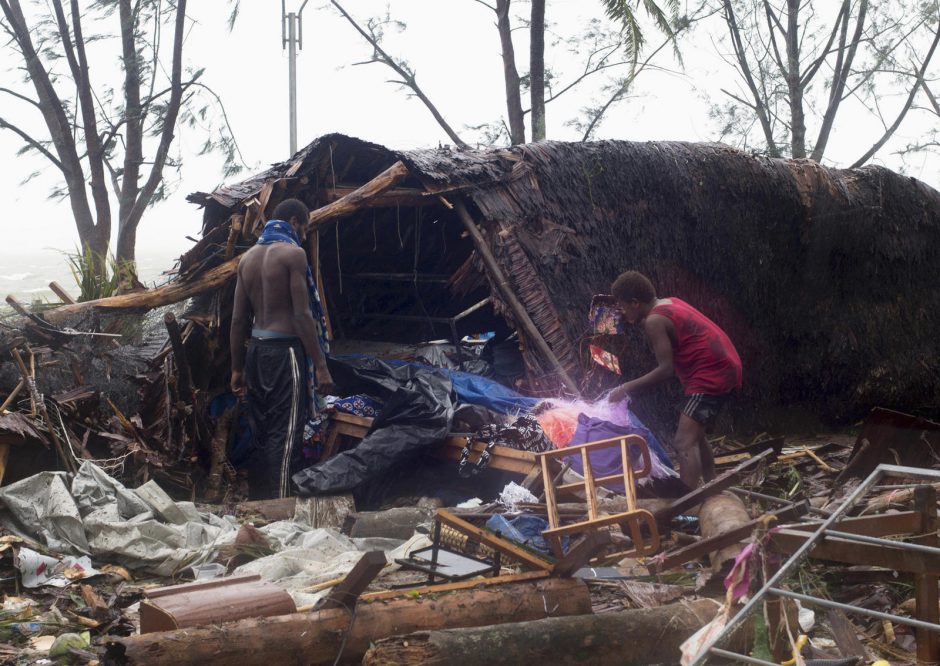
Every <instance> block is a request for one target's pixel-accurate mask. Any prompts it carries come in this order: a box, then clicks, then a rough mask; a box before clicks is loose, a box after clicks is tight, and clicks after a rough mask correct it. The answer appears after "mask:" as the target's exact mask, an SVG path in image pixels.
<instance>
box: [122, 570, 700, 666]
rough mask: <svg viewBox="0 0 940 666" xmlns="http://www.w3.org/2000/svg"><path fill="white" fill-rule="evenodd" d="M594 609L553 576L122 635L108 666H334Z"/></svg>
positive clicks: (571, 583) (583, 594) (572, 584)
mask: <svg viewBox="0 0 940 666" xmlns="http://www.w3.org/2000/svg"><path fill="white" fill-rule="evenodd" d="M590 612H591V599H590V595H589V594H588V590H587V586H586V585H585V584H584V582H583V581H580V580H576V579H564V578H549V579H545V580H540V581H538V582H534V583H531V582H529V583H507V584H503V585H494V586H492V587H487V588H483V589H476V590H474V589H470V590H457V591H453V592H449V593H442V594H440V595H429V596H427V597H420V598H409V597H406V598H399V599H393V600H391V601H373V602H371V603H362V602H360V603H359V604H358V605H357V606H356V610H355V613H354V614H353V615H352V617H350V614H349V613H348V612H347V611H346V610H345V609H333V610H325V611H319V612H313V613H293V614H291V615H281V616H278V617H269V618H260V619H250V620H241V621H239V622H231V623H226V624H223V625H221V626H205V627H190V628H188V629H181V630H177V631H164V632H158V633H152V634H143V635H140V636H129V637H127V638H115V639H113V640H112V641H111V642H110V643H109V644H108V648H107V650H108V655H107V661H106V663H113V664H147V665H148V666H160V665H161V664H168V665H169V664H172V665H174V666H184V665H186V664H193V665H194V666H195V665H197V664H198V665H200V666H202V665H207V664H231V663H237V664H238V665H239V666H252V665H254V664H257V665H258V666H270V664H300V663H303V664H332V663H334V661H336V660H337V655H339V653H340V652H342V660H343V661H346V662H349V661H358V660H359V659H361V658H362V655H364V654H365V653H366V650H368V649H369V646H370V645H371V643H372V642H373V641H375V640H378V639H379V638H386V637H388V636H396V635H400V634H408V633H411V632H414V631H421V630H433V629H443V628H445V627H471V626H482V625H484V624H486V623H491V622H497V623H499V622H508V621H511V620H518V621H525V620H534V619H539V618H544V617H546V616H548V615H554V616H569V615H585V614H589V613H590ZM706 621H707V620H706ZM664 626H665V625H664Z"/></svg>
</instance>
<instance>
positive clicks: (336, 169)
mask: <svg viewBox="0 0 940 666" xmlns="http://www.w3.org/2000/svg"><path fill="white" fill-rule="evenodd" d="M399 160H400V161H402V162H404V163H405V165H407V167H408V170H409V172H410V176H409V178H408V180H407V181H405V182H404V183H401V189H402V190H408V191H422V192H423V194H422V195H421V196H422V197H423V198H421V199H420V205H419V204H415V203H412V204H411V206H410V207H411V208H415V209H426V210H430V211H431V212H430V213H429V214H428V216H432V215H433V216H434V217H435V218H436V219H435V223H437V221H438V220H441V221H442V223H443V224H442V226H446V225H447V223H448V220H450V221H452V222H453V223H454V229H455V230H458V229H459V226H460V225H459V222H457V221H456V216H455V215H454V213H453V212H452V211H451V210H450V209H449V208H448V205H449V204H450V203H451V200H455V199H458V198H459V199H462V200H464V201H466V202H467V204H468V208H469V209H470V211H471V213H472V214H473V215H474V216H475V219H476V222H477V225H478V226H479V227H480V228H481V230H482V231H483V234H484V236H485V238H486V243H487V245H488V247H489V248H490V250H491V251H492V253H493V254H494V255H495V257H496V259H497V261H498V263H499V265H500V266H501V267H502V269H503V271H504V272H505V273H506V274H507V275H508V276H509V281H510V284H511V287H512V289H513V291H514V292H515V293H516V294H517V295H518V296H519V298H520V299H521V300H522V302H523V303H524V305H525V308H526V310H527V312H528V313H529V315H530V316H531V317H532V319H533V321H534V322H535V324H536V326H537V327H538V329H539V331H540V333H541V335H542V336H543V337H544V338H545V340H546V341H547V342H548V344H549V346H550V347H551V348H552V350H553V352H554V353H555V355H556V356H557V357H558V359H559V360H560V361H561V363H562V364H563V365H564V366H565V367H566V368H567V369H568V370H569V371H570V372H571V373H572V374H574V375H576V376H579V377H582V378H583V377H584V376H585V370H586V369H587V368H589V367H591V366H590V363H589V362H585V361H584V359H583V350H582V347H583V345H582V343H583V341H584V339H585V336H586V335H587V334H588V330H587V320H586V311H587V308H588V304H589V303H590V299H591V296H592V295H593V294H596V293H604V292H607V291H608V290H609V286H610V283H611V281H612V280H613V279H614V278H615V277H616V276H617V275H618V274H619V273H620V272H621V271H623V270H626V269H629V268H635V269H637V270H641V271H643V272H645V273H647V274H648V275H650V277H651V278H652V279H653V280H654V283H656V284H657V286H658V290H659V293H660V295H663V296H666V295H675V296H679V297H681V298H684V299H686V300H688V301H690V302H691V303H693V304H694V305H696V306H697V307H698V308H699V309H701V310H702V311H703V312H705V313H706V314H707V315H709V316H710V317H712V318H713V319H715V320H716V321H717V322H718V323H719V324H720V325H722V326H723V327H724V328H725V329H726V330H727V331H728V332H729V334H730V335H731V337H732V339H734V341H735V342H736V344H737V345H738V347H739V350H740V351H741V353H742V357H743V358H744V361H745V382H746V387H745V396H747V397H748V398H750V399H751V400H752V401H756V402H758V403H761V404H803V405H806V406H809V407H810V408H811V409H812V410H813V411H814V412H816V413H817V415H820V416H829V417H836V418H841V417H847V416H853V417H854V416H856V415H858V414H860V413H863V412H864V411H865V410H867V409H868V408H870V407H872V406H874V405H883V406H889V407H895V408H901V409H906V410H912V411H917V410H920V411H923V408H924V407H925V406H926V407H928V408H929V407H930V406H933V407H934V408H935V407H936V406H937V404H938V402H940V400H938V398H940V382H938V381H937V378H938V377H940V361H938V359H940V353H938V352H940V342H938V337H937V336H936V334H935V332H936V331H937V330H940V271H937V270H936V261H935V257H936V256H937V251H936V249H935V248H936V245H937V242H938V240H940V193H938V192H936V191H935V190H933V189H932V188H930V187H928V186H926V185H924V184H923V183H921V182H919V181H917V180H915V179H912V178H906V177H903V176H901V175H898V174H896V173H893V172H891V171H889V170H887V169H884V168H880V167H874V166H872V167H865V168H862V169H855V170H836V169H826V168H824V167H821V166H819V165H818V164H815V163H813V162H810V161H803V160H800V161H796V160H775V159H766V158H758V157H753V156H750V155H747V154H745V153H742V152H740V151H737V150H734V149H732V148H729V147H727V146H723V145H719V144H692V143H679V142H661V143H634V142H626V141H600V142H592V143H563V142H542V143H537V144H529V145H523V146H514V147H512V148H504V149H493V150H467V151H460V150H454V149H430V150H410V151H395V150H390V149H386V148H383V147H381V146H378V145H375V144H371V143H367V142H364V141H360V140H358V139H353V138H350V137H346V136H343V135H338V134H332V135H327V136H324V137H321V138H319V139H317V140H316V141H314V142H313V143H311V144H310V145H309V146H307V147H306V148H304V149H303V150H302V151H300V152H299V153H298V154H297V155H295V156H294V157H293V158H292V159H290V160H288V161H285V162H282V163H280V164H276V165H274V166H272V167H271V168H270V169H268V170H267V171H265V172H263V173H261V174H258V175H257V176H255V177H253V178H251V179H249V180H246V181H244V182H242V183H238V184H236V185H232V186H226V187H222V188H220V189H218V190H216V191H214V192H212V193H209V194H206V193H197V194H193V195H191V196H190V198H189V200H190V201H193V202H195V203H198V204H202V205H205V206H206V213H205V218H204V234H205V238H204V240H203V242H201V243H200V244H199V245H198V246H197V247H196V248H194V249H193V250H192V251H191V252H190V253H188V254H187V255H185V256H184V257H183V261H182V269H183V273H184V275H191V274H195V273H199V272H201V271H203V270H205V269H206V268H209V267H211V266H212V265H214V264H215V263H220V262H221V260H222V252H221V250H222V249H224V246H225V243H226V239H228V237H229V225H230V221H231V216H232V215H244V216H245V218H244V219H245V220H246V222H248V224H246V225H245V231H243V232H242V233H241V235H240V237H239V241H238V242H239V244H240V246H241V247H247V245H249V244H250V242H251V232H250V230H251V229H252V228H255V229H256V228H257V224H258V223H259V222H260V220H262V219H264V215H263V213H264V211H267V212H270V210H271V209H273V204H274V203H275V202H276V200H280V199H281V198H283V197H285V196H297V197H299V198H302V199H305V200H306V201H307V202H308V204H309V205H311V207H312V208H316V207H318V206H320V205H323V204H324V203H326V202H327V201H329V200H330V198H329V197H330V192H331V190H335V189H336V188H341V186H343V185H345V184H349V186H350V187H351V186H353V185H355V184H362V183H365V182H367V181H369V180H370V179H371V178H373V177H374V176H375V175H376V174H378V173H379V172H380V171H382V170H383V169H385V168H387V167H388V166H389V165H391V164H393V163H394V162H396V161H399ZM437 195H443V197H444V199H443V200H442V199H440V198H438V196H437ZM334 196H335V195H334ZM402 196H404V195H402ZM405 200H406V199H402V201H405ZM389 201H392V199H389ZM406 207H407V206H406V205H405V204H402V203H400V202H399V203H395V204H394V205H392V204H389V205H387V206H385V208H380V209H379V213H378V214H379V215H380V217H379V221H378V223H377V222H376V219H377V218H376V214H377V213H376V211H375V209H371V210H369V211H364V212H363V213H361V214H357V215H355V216H353V219H351V220H350V221H349V222H348V223H347V221H343V222H342V223H341V225H342V229H343V231H342V232H341V231H340V230H339V227H335V226H326V225H325V226H324V227H322V228H321V236H323V237H324V239H323V240H322V241H321V250H320V256H321V259H322V261H323V270H324V279H325V281H326V283H327V290H328V291H330V290H331V289H334V288H335V285H332V282H334V280H333V279H332V278H331V275H332V274H333V272H335V274H336V275H337V276H340V279H342V278H341V276H342V275H344V274H345V273H344V271H346V270H347V266H349V265H350V262H352V263H353V264H355V262H356V261H358V260H357V259H356V257H357V256H360V255H361V259H362V262H365V263H362V264H361V265H363V266H365V265H367V262H370V261H374V262H377V263H378V264H381V265H386V264H382V262H384V261H385V259H384V258H383V257H384V255H382V253H381V250H380V248H381V247H382V243H384V242H385V241H386V238H390V237H391V236H388V234H391V233H392V232H391V231H389V229H390V228H391V225H392V222H390V221H392V220H394V221H395V223H396V224H397V225H398V236H399V238H398V241H397V243H398V244H399V245H400V246H401V247H399V249H401V248H403V247H404V244H403V243H402V240H401V220H402V219H405V218H404V216H403V215H404V214H403V213H402V209H403V208H406ZM421 215H422V213H420V212H419V213H417V218H414V219H421ZM408 219H409V220H411V219H412V218H408ZM370 225H371V227H370ZM377 226H378V230H377ZM331 230H335V231H331ZM334 233H335V236H336V239H335V244H334V242H333V240H331V239H332V236H333V235H334ZM380 233H381V234H383V235H380ZM448 233H450V232H447V231H444V232H442V239H443V240H444V241H445V248H446V249H445V251H444V254H445V255H446V256H447V257H449V258H448V259H447V260H446V261H445V260H444V259H442V257H443V256H444V255H440V254H439V253H438V254H435V255H434V257H433V261H437V264H436V265H435V267H432V268H433V269H434V270H438V271H440V270H444V271H447V272H449V273H450V274H451V275H454V274H456V279H454V280H452V282H451V285H450V286H451V287H452V289H456V290H457V292H455V293H459V287H461V285H463V286H464V287H467V289H472V288H474V287H478V283H474V282H473V280H474V277H476V279H477V280H479V276H480V275H481V274H485V269H484V267H483V264H482V263H481V262H479V260H478V259H475V258H469V257H470V255H471V253H472V249H473V248H472V246H471V245H470V243H469V241H468V240H466V239H459V235H453V234H452V235H450V236H448ZM326 236H330V238H326ZM362 236H367V238H365V239H364V240H363V239H362V238H361V237H362ZM417 238H418V241H419V242H417V243H416V250H415V256H416V257H417V256H418V254H420V252H423V251H425V250H424V248H422V247H421V245H420V238H421V236H420V229H418V230H417ZM448 238H451V239H452V242H453V246H447V245H446V241H447V239H448ZM336 247H339V252H338V253H337V252H336V249H335V248H336ZM370 250H371V252H372V255H369V251H370ZM419 250H420V252H419ZM347 252H348V253H349V255H348V256H347ZM357 253H358V254H357ZM461 253H463V254H462V255H461ZM461 256H463V257H465V258H467V260H466V261H462V260H461ZM428 257H430V254H429V255H428ZM428 257H425V256H424V255H422V256H421V262H422V265H424V264H425V263H427V261H431V262H432V263H433V261H432V258H428ZM388 262H389V263H388V264H387V267H386V268H385V270H392V268H390V267H392V266H393V264H394V262H392V260H391V259H389V260H388ZM395 265H397V264H395ZM402 265H404V264H402ZM341 266H342V268H341ZM417 267H418V259H415V264H414V269H415V271H416V272H417V270H418V269H417ZM360 270H361V269H360ZM486 277H487V278H488V280H489V281H490V287H491V292H492V295H493V297H494V300H495V301H496V310H497V311H498V312H499V313H502V314H505V315H507V318H508V319H510V321H511V320H512V316H511V313H509V310H508V308H507V307H506V305H505V303H504V302H503V301H502V299H500V298H499V292H498V290H497V289H495V288H494V287H495V285H494V284H493V276H492V275H486ZM346 291H347V292H348V291H349V290H348V285H347V289H346ZM344 298H345V299H346V300H347V301H348V300H349V299H350V297H349V296H348V294H347V295H346V296H344ZM383 298H384V297H383ZM350 307H353V306H350ZM350 312H352V310H350ZM632 340H633V343H634V351H635V353H632V354H631V353H628V354H627V360H628V361H632V362H633V363H634V364H635V365H634V366H633V367H630V368H627V370H626V372H627V373H628V374H632V373H635V372H640V371H642V369H643V364H644V363H649V356H648V354H647V353H646V352H645V349H644V348H643V347H642V343H641V342H640V341H639V339H638V338H633V339H632ZM525 346H526V359H527V362H528V364H529V366H530V371H531V372H532V373H533V375H536V376H541V377H542V379H545V378H546V376H549V378H550V375H551V374H552V369H551V367H550V364H547V363H546V362H545V359H544V358H540V357H539V355H538V354H537V353H535V351H534V350H533V348H532V346H531V345H530V344H528V343H526V344H525ZM611 379H612V378H611Z"/></svg>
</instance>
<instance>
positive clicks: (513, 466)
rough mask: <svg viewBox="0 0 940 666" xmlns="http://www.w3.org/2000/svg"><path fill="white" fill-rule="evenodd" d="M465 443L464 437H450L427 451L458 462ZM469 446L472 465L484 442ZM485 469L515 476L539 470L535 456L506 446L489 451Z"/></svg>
mask: <svg viewBox="0 0 940 666" xmlns="http://www.w3.org/2000/svg"><path fill="white" fill-rule="evenodd" d="M466 443H467V438H466V437H459V436H453V435H452V436H450V437H448V438H447V439H445V440H444V441H443V442H442V443H441V444H440V445H439V446H435V447H433V448H431V449H429V450H430V451H431V452H432V453H433V454H434V455H435V456H437V457H438V458H444V459H446V460H460V453H461V451H463V447H464V445H466ZM470 446H471V449H470V451H471V453H470V463H471V464H474V463H476V462H477V460H479V459H480V453H482V452H483V450H484V449H485V448H486V442H471V444H470ZM487 467H492V468H493V469H498V470H502V471H504V472H516V473H517V474H529V473H531V472H533V471H535V470H538V469H539V466H538V463H537V462H536V460H535V455H533V454H532V453H529V452H528V451H518V450H516V449H511V448H509V447H508V446H494V447H493V448H492V450H491V451H490V462H489V464H488V465H487Z"/></svg>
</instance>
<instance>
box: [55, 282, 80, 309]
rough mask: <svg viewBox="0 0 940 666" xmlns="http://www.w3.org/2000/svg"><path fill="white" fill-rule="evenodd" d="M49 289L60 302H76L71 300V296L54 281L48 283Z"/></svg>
mask: <svg viewBox="0 0 940 666" xmlns="http://www.w3.org/2000/svg"><path fill="white" fill-rule="evenodd" d="M49 289H50V290H51V291H52V293H53V294H55V295H56V296H58V297H59V298H61V299H62V302H63V303H65V304H69V303H75V302H76V300H75V299H74V298H72V295H71V294H69V292H67V291H66V290H65V289H63V288H62V285H60V284H59V283H58V282H56V281H55V280H53V281H52V282H50V283H49Z"/></svg>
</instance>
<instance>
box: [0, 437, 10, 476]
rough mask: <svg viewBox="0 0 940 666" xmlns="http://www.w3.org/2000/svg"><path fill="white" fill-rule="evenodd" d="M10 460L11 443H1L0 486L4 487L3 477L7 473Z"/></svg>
mask: <svg viewBox="0 0 940 666" xmlns="http://www.w3.org/2000/svg"><path fill="white" fill-rule="evenodd" d="M9 459H10V443H9V442H0V486H2V485H3V477H4V475H5V474H6V473H7V460H9Z"/></svg>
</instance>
